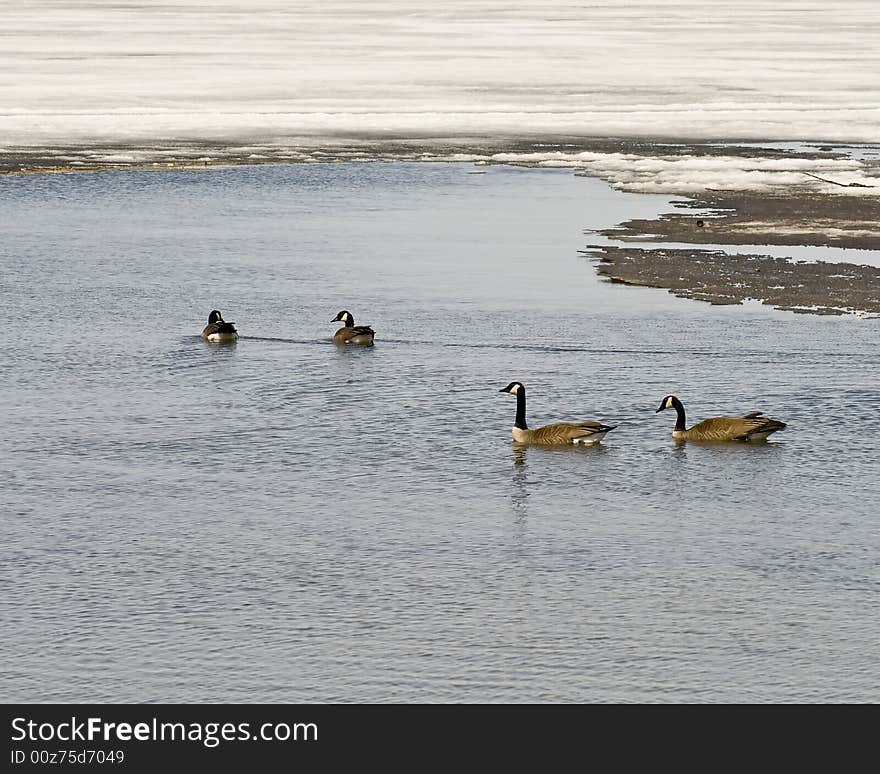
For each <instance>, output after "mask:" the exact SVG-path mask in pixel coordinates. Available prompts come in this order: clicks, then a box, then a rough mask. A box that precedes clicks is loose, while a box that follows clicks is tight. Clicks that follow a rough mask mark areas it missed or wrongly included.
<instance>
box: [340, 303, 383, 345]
mask: <svg viewBox="0 0 880 774" xmlns="http://www.w3.org/2000/svg"><path fill="white" fill-rule="evenodd" d="M330 322H341V323H342V325H343V327H342V328H340V329H339V330H338V331H336V333H334V334H333V341H335V342H336V343H337V344H366V345H368V346H369V345H370V344H372V343H373V336H375V335H376V331H374V330H373V329H372V328H371V327H370V326H369V325H355V324H354V317H352V316H351V312H346V311H345V310H344V309H343V310H342V311H341V312H340V313H339V314H338V315H336V317H334V318H333V319H332V320H330Z"/></svg>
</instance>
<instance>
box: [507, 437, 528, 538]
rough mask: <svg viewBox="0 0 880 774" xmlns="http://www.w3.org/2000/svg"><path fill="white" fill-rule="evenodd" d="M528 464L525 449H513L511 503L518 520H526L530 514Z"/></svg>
mask: <svg viewBox="0 0 880 774" xmlns="http://www.w3.org/2000/svg"><path fill="white" fill-rule="evenodd" d="M527 473H528V466H527V465H526V453H525V449H524V448H523V447H521V446H519V447H514V449H513V478H512V479H511V484H512V487H511V490H510V504H511V505H512V506H513V513H514V515H515V517H516V520H517V521H525V520H526V519H527V518H528V515H529V490H528V479H527V478H526V474H527Z"/></svg>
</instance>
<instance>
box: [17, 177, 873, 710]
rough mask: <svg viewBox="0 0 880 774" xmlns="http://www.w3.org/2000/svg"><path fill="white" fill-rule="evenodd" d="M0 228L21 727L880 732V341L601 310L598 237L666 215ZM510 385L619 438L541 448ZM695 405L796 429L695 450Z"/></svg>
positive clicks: (654, 205) (433, 191) (257, 207)
mask: <svg viewBox="0 0 880 774" xmlns="http://www.w3.org/2000/svg"><path fill="white" fill-rule="evenodd" d="M0 199H2V202H0V203H2V211H3V239H2V241H0V288H2V299H3V304H4V310H3V318H4V334H5V335H4V344H3V349H2V352H3V355H2V359H0V410H2V414H3V429H4V433H3V443H2V445H0V482H2V487H0V512H2V516H0V519H2V522H0V523H2V528H3V541H2V547H0V580H2V585H3V589H4V593H3V595H2V596H0V623H2V629H3V632H4V634H3V637H2V643H0V654H2V658H0V673H2V693H3V696H4V699H5V700H7V701H31V702H45V701H61V702H71V701H99V702H100V701H123V702H142V701H173V702H207V701H228V702H330V701H345V702H362V701H397V702H412V701H428V702H457V701H466V702H474V701H488V702H518V701H536V702H593V701H627V702H628V701H648V702H659V701H662V702H674V701H707V702H708V701H863V702H875V701H878V700H880V650H878V648H877V642H878V641H880V564H878V552H880V513H878V508H877V502H878V500H880V476H878V473H880V464H878V454H877V448H876V441H877V437H878V432H880V418H878V411H877V407H878V398H880V382H878V378H877V376H878V365H880V354H878V347H877V335H878V327H877V324H876V323H875V322H871V321H865V320H856V319H852V318H826V317H813V316H801V315H793V314H788V313H783V312H776V311H773V310H770V309H767V308H764V307H761V306H759V305H752V306H746V307H712V306H709V305H705V304H699V303H693V302H687V301H683V300H680V299H675V298H673V297H672V296H670V295H669V294H668V293H666V292H664V291H662V290H649V289H640V288H627V287H621V286H616V285H615V286H612V285H609V284H604V283H601V282H599V281H598V280H597V278H596V277H595V275H594V268H593V266H592V264H591V263H590V262H589V261H588V260H586V259H585V258H584V257H583V256H580V255H579V254H578V252H577V251H578V250H579V249H581V248H582V247H583V246H584V245H585V244H587V243H589V242H590V241H591V238H590V235H585V234H584V233H583V231H584V229H591V228H601V227H605V226H610V225H613V224H615V223H617V222H618V221H620V220H623V219H627V218H632V217H646V216H651V215H652V214H655V213H657V212H660V211H663V210H664V209H666V207H667V204H666V200H665V199H661V198H651V197H638V196H634V195H625V194H620V193H616V192H613V191H611V190H610V189H609V188H608V187H607V186H606V185H605V184H604V183H602V182H600V181H598V180H593V179H588V178H577V177H574V176H572V175H571V174H570V173H566V172H560V171H553V170H526V169H511V168H503V167H492V168H488V169H478V168H475V167H472V166H469V165H460V164H447V165H440V164H360V165H358V164H337V165H332V164H328V165H309V166H276V167H254V168H243V167H242V168H228V169H211V170H205V171H189V172H184V171H181V172H161V173H160V172H136V171H133V172H117V173H108V174H80V175H63V176H46V177H36V176H34V177H7V178H3V179H0ZM215 307H216V308H219V309H221V310H222V311H223V313H224V315H225V317H226V318H227V319H229V320H234V321H235V322H236V323H237V325H238V327H239V330H240V332H241V334H242V338H241V340H240V341H239V342H238V344H237V345H234V346H227V347H223V346H216V345H210V344H207V343H206V342H203V341H202V340H200V339H199V337H198V333H199V332H200V331H201V329H202V327H203V326H204V325H205V322H206V319H207V315H208V312H209V311H210V310H211V309H212V308H215ZM340 309H348V310H350V311H351V312H352V313H353V314H354V316H355V319H356V322H358V323H365V324H372V325H373V326H374V327H375V329H376V331H377V334H376V345H375V347H373V348H372V349H357V350H344V349H338V348H337V347H335V346H334V345H333V344H332V343H331V342H330V337H331V335H332V333H333V331H334V330H335V328H336V326H335V325H333V324H331V323H330V320H331V318H333V317H334V316H335V315H336V313H337V312H338V311H339V310H340ZM514 379H516V380H520V381H522V382H524V383H525V384H526V386H527V388H528V396H529V403H528V416H529V419H530V420H531V423H532V425H533V426H537V425H539V424H543V423H545V422H550V421H559V420H565V419H571V420H574V419H598V420H602V421H605V422H607V423H609V424H617V425H619V427H618V428H617V429H616V430H614V431H613V432H612V433H610V434H609V435H608V437H607V438H606V440H605V443H604V444H603V446H602V447H600V448H595V449H589V448H588V449H564V450H548V449H541V448H530V449H528V450H526V451H525V452H523V451H517V450H516V449H514V448H513V446H512V445H511V439H510V428H511V425H512V423H513V418H514V412H515V401H514V400H513V399H512V398H511V397H510V396H508V395H503V394H499V392H498V390H499V389H500V388H501V387H503V386H505V385H506V384H507V383H508V382H510V381H511V380H514ZM670 392H671V393H675V394H677V395H678V396H679V397H680V398H681V399H682V400H683V402H684V404H685V406H686V408H687V409H688V413H689V421H690V420H693V421H698V420H699V419H701V418H704V417H706V416H711V415H715V414H722V413H745V412H748V411H752V410H755V409H763V410H765V411H767V412H768V413H771V414H772V415H773V416H776V417H778V418H780V419H783V420H785V421H787V422H788V423H789V427H788V429H787V430H786V431H785V432H783V433H779V434H777V435H776V436H774V439H778V440H777V441H776V442H774V443H768V444H766V445H755V446H724V447H714V448H713V447H705V446H699V445H687V446H683V447H678V446H676V445H675V444H674V443H673V441H672V438H671V435H670V434H671V430H672V425H673V423H674V415H672V413H671V412H665V413H663V414H659V415H658V414H655V413H654V409H655V408H656V407H657V406H658V405H659V402H660V399H661V398H662V397H663V396H664V395H666V394H667V393H670Z"/></svg>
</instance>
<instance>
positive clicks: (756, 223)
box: [600, 188, 880, 250]
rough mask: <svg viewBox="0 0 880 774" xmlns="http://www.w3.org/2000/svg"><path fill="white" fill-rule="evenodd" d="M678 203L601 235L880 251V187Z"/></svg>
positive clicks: (713, 195) (710, 196)
mask: <svg viewBox="0 0 880 774" xmlns="http://www.w3.org/2000/svg"><path fill="white" fill-rule="evenodd" d="M676 207H677V209H678V211H676V212H673V213H667V214H664V215H662V216H661V217H659V218H657V219H656V220H630V221H627V222H625V223H621V224H620V225H619V226H617V227H615V228H610V229H605V230H604V231H602V232H600V233H602V234H604V235H605V236H607V237H610V238H612V239H615V240H619V241H622V242H627V241H638V242H666V243H669V242H679V243H681V242H685V243H688V244H697V245H699V244H713V245H745V244H749V245H756V244H763V245H817V246H818V245H823V246H830V247H849V248H858V249H862V250H878V249H880V188H878V192H877V195H876V196H866V195H863V196H834V195H827V194H824V195H823V194H816V193H815V192H810V191H804V190H801V191H789V192H787V193H785V194H769V193H758V192H755V193H750V192H737V193H708V194H706V195H704V196H701V197H694V198H690V199H687V200H685V201H679V202H676Z"/></svg>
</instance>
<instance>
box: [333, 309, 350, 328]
mask: <svg viewBox="0 0 880 774" xmlns="http://www.w3.org/2000/svg"><path fill="white" fill-rule="evenodd" d="M330 322H341V323H342V324H343V325H344V326H345V327H346V328H351V327H352V326H353V325H354V317H352V314H351V312H347V311H345V309H343V310H342V311H341V312H340V313H339V314H338V315H336V317H334V318H333V319H332V320H330Z"/></svg>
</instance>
